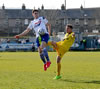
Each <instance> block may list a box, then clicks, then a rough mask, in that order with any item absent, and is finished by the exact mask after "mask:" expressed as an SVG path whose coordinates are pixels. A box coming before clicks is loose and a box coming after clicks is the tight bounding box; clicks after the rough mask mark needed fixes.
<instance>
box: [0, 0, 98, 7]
mask: <svg viewBox="0 0 100 89" xmlns="http://www.w3.org/2000/svg"><path fill="white" fill-rule="evenodd" d="M64 3H65V0H0V8H1V7H2V5H3V4H4V5H5V8H6V9H7V8H19V9H20V8H21V7H22V4H25V6H26V9H33V8H34V7H35V9H38V8H41V6H42V4H43V5H44V9H61V5H62V4H64ZM81 5H83V7H85V8H92V7H100V0H66V9H70V8H80V6H81Z"/></svg>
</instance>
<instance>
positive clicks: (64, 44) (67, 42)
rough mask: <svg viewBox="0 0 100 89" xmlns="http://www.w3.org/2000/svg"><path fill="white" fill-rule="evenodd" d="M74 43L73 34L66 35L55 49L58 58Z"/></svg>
mask: <svg viewBox="0 0 100 89" xmlns="http://www.w3.org/2000/svg"><path fill="white" fill-rule="evenodd" d="M74 41H75V36H74V33H73V32H72V33H70V34H69V33H66V34H65V36H64V39H63V40H62V41H59V42H57V49H56V51H57V52H58V55H59V56H61V57H62V56H63V55H64V54H65V53H66V52H67V51H68V50H69V48H70V47H71V46H72V44H73V43H74Z"/></svg>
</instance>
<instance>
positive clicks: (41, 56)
mask: <svg viewBox="0 0 100 89" xmlns="http://www.w3.org/2000/svg"><path fill="white" fill-rule="evenodd" d="M40 58H41V60H42V61H43V63H44V64H46V61H45V57H44V54H43V53H40Z"/></svg>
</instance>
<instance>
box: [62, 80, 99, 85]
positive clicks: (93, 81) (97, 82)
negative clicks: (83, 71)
mask: <svg viewBox="0 0 100 89" xmlns="http://www.w3.org/2000/svg"><path fill="white" fill-rule="evenodd" d="M61 81H65V82H72V83H88V84H89V83H93V84H100V81H97V80H92V81H84V80H79V81H78V80H76V81H75V80H69V79H61Z"/></svg>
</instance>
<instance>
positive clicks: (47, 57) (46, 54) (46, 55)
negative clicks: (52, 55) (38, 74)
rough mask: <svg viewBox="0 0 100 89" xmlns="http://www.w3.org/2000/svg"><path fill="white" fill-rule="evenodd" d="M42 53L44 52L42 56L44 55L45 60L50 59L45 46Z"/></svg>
mask: <svg viewBox="0 0 100 89" xmlns="http://www.w3.org/2000/svg"><path fill="white" fill-rule="evenodd" d="M43 53H44V56H45V57H46V59H47V61H50V59H49V56H48V52H47V49H46V48H43Z"/></svg>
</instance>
